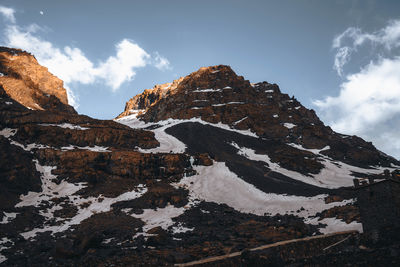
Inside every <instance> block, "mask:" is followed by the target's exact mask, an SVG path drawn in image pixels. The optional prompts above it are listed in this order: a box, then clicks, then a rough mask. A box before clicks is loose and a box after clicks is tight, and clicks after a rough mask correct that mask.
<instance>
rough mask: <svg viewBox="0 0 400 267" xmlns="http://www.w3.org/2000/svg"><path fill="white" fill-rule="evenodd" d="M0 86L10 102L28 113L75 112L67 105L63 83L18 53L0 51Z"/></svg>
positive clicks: (32, 59)
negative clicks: (9, 97)
mask: <svg viewBox="0 0 400 267" xmlns="http://www.w3.org/2000/svg"><path fill="white" fill-rule="evenodd" d="M0 85H1V86H2V87H3V89H4V90H5V91H6V92H7V94H8V95H10V96H11V97H12V98H13V99H14V100H16V101H18V102H19V103H20V104H22V105H24V106H25V107H27V108H29V109H32V110H58V111H63V112H69V113H76V111H75V110H74V109H73V108H72V107H71V106H69V105H68V98H67V92H66V90H65V88H64V87H63V81H61V80H60V79H58V78H57V77H56V76H54V75H52V74H51V73H50V72H48V70H47V68H46V67H43V66H41V65H39V63H38V62H37V60H36V59H35V57H34V56H33V55H31V54H29V53H28V52H25V51H22V50H20V49H12V48H7V47H0Z"/></svg>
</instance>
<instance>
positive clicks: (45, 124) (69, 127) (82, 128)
mask: <svg viewBox="0 0 400 267" xmlns="http://www.w3.org/2000/svg"><path fill="white" fill-rule="evenodd" d="M39 125H41V126H57V127H60V128H64V129H71V130H82V131H83V130H88V129H90V128H87V127H82V126H79V125H74V124H71V123H62V124H51V123H41V124H39Z"/></svg>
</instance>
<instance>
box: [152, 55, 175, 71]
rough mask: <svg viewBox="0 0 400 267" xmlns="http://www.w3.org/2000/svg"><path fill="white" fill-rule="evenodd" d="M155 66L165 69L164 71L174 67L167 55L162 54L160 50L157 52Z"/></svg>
mask: <svg viewBox="0 0 400 267" xmlns="http://www.w3.org/2000/svg"><path fill="white" fill-rule="evenodd" d="M154 66H155V67H156V68H157V69H159V70H163V71H164V70H171V69H172V68H171V66H170V63H169V61H168V59H166V58H165V57H163V56H161V55H160V54H159V53H158V52H156V53H155V57H154Z"/></svg>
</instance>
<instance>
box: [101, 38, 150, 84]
mask: <svg viewBox="0 0 400 267" xmlns="http://www.w3.org/2000/svg"><path fill="white" fill-rule="evenodd" d="M116 50H117V54H116V56H115V57H114V56H111V57H109V58H108V59H107V60H106V61H105V62H102V63H101V64H100V65H99V67H98V68H96V69H94V74H95V76H96V77H101V78H102V79H104V80H105V82H106V84H107V85H108V86H110V87H111V88H112V89H113V90H114V91H115V90H117V89H118V88H119V87H120V86H121V84H122V83H124V82H125V81H130V80H131V79H133V77H134V76H135V75H136V72H135V71H134V69H136V68H141V67H144V66H146V65H147V64H149V59H150V55H149V54H147V53H146V51H144V50H143V49H142V48H141V47H140V46H138V45H137V44H135V43H133V42H132V41H130V40H127V39H124V40H122V41H121V42H119V43H118V44H117V45H116Z"/></svg>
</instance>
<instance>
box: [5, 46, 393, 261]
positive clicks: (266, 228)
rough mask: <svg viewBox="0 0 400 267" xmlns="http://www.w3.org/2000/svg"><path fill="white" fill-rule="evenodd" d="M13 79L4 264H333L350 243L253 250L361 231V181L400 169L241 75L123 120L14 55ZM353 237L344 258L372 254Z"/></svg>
mask: <svg viewBox="0 0 400 267" xmlns="http://www.w3.org/2000/svg"><path fill="white" fill-rule="evenodd" d="M0 67H1V70H0V71H1V73H2V74H3V76H2V77H0V151H1V152H2V153H0V265H1V264H3V265H6V266H45V265H49V266H53V265H55V266H58V265H62V266H74V265H78V266H94V265H96V266H97V265H100V266H132V265H133V266H135V265H145V266H148V265H151V266H171V265H173V264H176V263H185V262H190V261H195V260H199V259H202V258H207V257H211V256H219V255H224V254H228V253H235V252H241V253H237V255H241V256H240V258H239V259H237V258H232V261H231V262H229V260H228V261H227V262H226V265H231V264H236V265H240V262H242V263H243V262H246V263H248V264H249V265H251V264H252V263H260V264H261V263H262V264H266V263H268V264H273V263H274V262H275V263H276V262H278V263H280V264H283V262H284V263H285V264H290V263H291V261H293V260H296V262H299V263H300V262H301V263H303V264H304V263H305V262H307V260H308V259H309V258H313V263H315V262H316V263H318V264H321V263H324V261H323V260H321V259H320V258H319V257H321V249H322V248H324V247H326V246H328V245H330V244H332V242H338V241H340V240H342V239H343V238H344V235H345V234H343V233H342V234H338V235H337V236H336V235H335V236H333V237H332V236H330V237H327V239H325V238H324V237H322V238H318V237H317V238H316V239H315V240H317V241H315V242H314V241H313V240H314V239H312V240H311V243H318V246H317V247H315V248H314V249H308V245H307V244H303V245H302V244H300V243H298V242H295V243H293V244H295V245H294V246H292V245H288V246H287V247H281V246H279V247H277V249H276V251H283V254H282V255H287V257H286V256H285V258H283V259H281V258H279V256H275V258H273V259H272V260H276V261H271V259H265V255H261V254H260V255H258V254H257V253H255V254H256V255H254V253H252V252H251V253H250V252H249V251H250V250H248V249H249V248H252V247H259V246H263V245H266V244H272V243H275V242H279V241H283V240H292V239H299V238H304V237H308V236H313V235H321V234H327V233H332V232H338V231H343V230H358V231H361V229H362V223H364V222H363V218H362V216H360V213H359V210H358V207H359V206H360V203H358V202H357V197H358V195H357V192H356V191H354V190H353V189H352V188H351V185H352V183H353V179H354V178H355V177H360V179H362V178H368V177H374V178H385V176H383V175H380V173H381V172H382V171H383V169H384V168H386V167H387V168H389V169H393V168H391V167H393V165H399V164H400V163H399V162H398V161H396V160H395V159H393V158H391V157H389V156H386V155H384V154H382V153H380V152H379V151H378V150H376V149H375V148H374V147H373V146H372V144H370V143H366V142H365V141H363V140H362V139H360V138H358V137H350V136H343V135H340V134H337V133H335V132H333V131H332V130H331V129H330V128H329V127H326V126H324V125H323V123H322V122H321V121H320V120H319V119H318V117H317V116H316V115H315V113H314V112H313V111H312V110H308V109H306V108H305V107H303V106H302V105H301V104H300V103H299V102H298V101H297V100H296V99H294V98H290V97H289V96H287V95H285V94H282V93H281V92H280V90H279V88H278V86H277V85H274V84H269V83H266V82H264V83H258V84H250V83H249V82H248V81H246V80H244V78H243V77H240V76H237V75H236V74H235V73H234V72H233V71H232V70H231V68H230V67H228V66H222V65H221V66H213V67H208V68H201V69H200V70H199V71H197V72H194V73H192V74H190V75H188V76H187V77H184V78H180V79H178V80H175V81H174V82H172V83H167V84H163V85H158V86H155V87H154V88H153V89H148V90H145V91H144V92H143V93H142V94H140V95H137V96H135V97H134V98H132V99H131V100H130V101H129V102H128V103H127V104H126V108H125V111H124V112H123V113H121V114H120V116H119V118H118V119H117V120H115V121H105V120H96V119H93V118H90V117H87V116H84V115H78V114H76V112H75V111H74V110H73V108H72V107H70V106H68V103H67V99H66V94H65V90H64V89H63V88H62V82H61V81H60V80H58V79H57V78H56V77H54V76H52V75H51V74H50V73H48V72H47V69H45V68H44V67H41V66H39V65H38V64H37V62H36V60H35V59H34V57H33V56H31V55H30V54H28V53H26V52H22V51H20V50H15V49H9V48H1V49H0ZM48 95H49V96H48ZM36 104H37V105H36ZM378 181H379V180H378ZM356 203H357V205H356ZM353 236H354V238H351V239H349V240H350V241H351V242H353V241H354V240H353V239H356V240H355V241H354V242H353V243H351V244H350V245H349V244H348V243H346V242H343V243H341V245H340V248H343V249H346V251H355V252H357V253H360V255H361V254H362V249H360V247H362V246H364V245H366V244H365V243H363V242H364V241H360V240H362V237H359V234H357V235H355V234H354V235H353ZM355 236H356V237H355ZM341 242H342V241H341ZM290 244H292V243H290ZM354 244H355V245H354ZM385 244H386V243H385ZM368 246H369V244H368ZM246 251H247V252H246ZM381 251H383V252H381ZM298 252H301V253H298ZM303 252H304V253H303ZM388 252H390V253H391V255H392V254H393V255H395V254H394V253H398V246H397V250H396V246H393V247H389V248H387V247H385V248H384V249H383V250H379V252H378V253H377V256H379V257H377V258H379V259H380V258H385V257H383V256H384V255H383V254H382V253H388ZM324 253H325V252H324ZM340 253H341V251H340V250H339V252H338V253H337V254H334V255H330V256H329V255H327V254H323V255H325V257H328V256H329V257H328V258H333V259H336V258H340V255H341V254H340ZM390 253H389V254H390ZM275 254H276V255H281V254H279V253H275ZM294 254H296V255H298V256H297V257H295V258H294V257H293V256H291V255H294ZM301 255H306V256H301ZM381 256H382V257H381ZM392 258H395V257H391V258H390V260H392ZM386 259H388V258H387V257H386ZM237 262H239V263H237ZM340 262H344V263H346V260H341V261H340ZM347 262H352V261H351V260H349V261H347ZM391 263H392V264H393V263H398V260H397V262H396V260H395V259H394V260H393V261H392V262H391Z"/></svg>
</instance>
